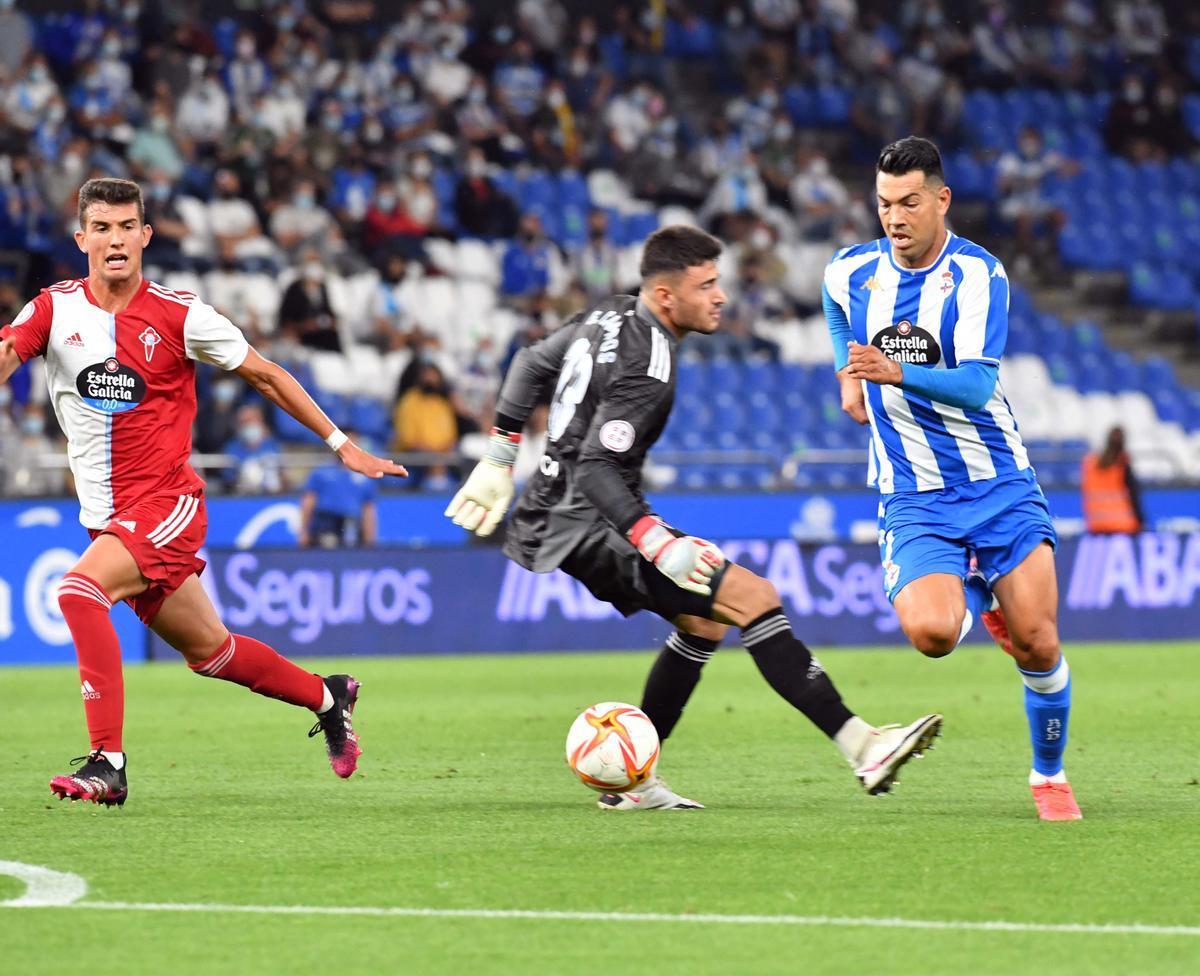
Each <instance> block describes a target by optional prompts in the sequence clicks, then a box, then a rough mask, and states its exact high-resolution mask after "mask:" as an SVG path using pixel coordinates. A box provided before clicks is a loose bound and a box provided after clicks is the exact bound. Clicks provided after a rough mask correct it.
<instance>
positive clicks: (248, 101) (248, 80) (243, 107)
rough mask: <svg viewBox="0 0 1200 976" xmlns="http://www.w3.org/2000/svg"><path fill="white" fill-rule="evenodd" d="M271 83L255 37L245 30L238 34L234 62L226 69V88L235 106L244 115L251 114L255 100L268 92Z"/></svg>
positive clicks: (268, 71) (269, 73)
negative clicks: (259, 54)
mask: <svg viewBox="0 0 1200 976" xmlns="http://www.w3.org/2000/svg"><path fill="white" fill-rule="evenodd" d="M270 83H271V72H270V70H269V69H268V68H267V64H266V62H265V61H263V59H262V58H260V57H259V56H258V43H257V42H256V41H255V39H254V35H253V34H252V33H251V32H250V31H248V30H244V31H242V32H241V33H240V34H238V38H237V42H236V45H235V47H234V57H233V60H231V61H230V62H229V64H228V65H227V66H226V68H225V87H226V89H227V90H228V91H229V93H230V97H231V99H232V101H233V106H234V108H235V109H237V111H239V112H241V113H242V114H244V115H245V114H249V113H250V112H251V110H252V109H253V106H254V102H255V100H256V99H257V98H258V97H259V96H261V95H262V94H263V93H264V92H266V90H267V87H268V86H269V85H270Z"/></svg>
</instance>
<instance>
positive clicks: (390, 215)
mask: <svg viewBox="0 0 1200 976" xmlns="http://www.w3.org/2000/svg"><path fill="white" fill-rule="evenodd" d="M362 234H363V247H364V248H365V249H366V251H367V253H368V254H369V255H370V256H371V258H372V260H373V261H374V262H375V263H376V264H378V263H382V262H383V261H385V260H386V259H387V257H388V255H390V254H402V255H404V257H406V258H413V259H417V258H420V257H421V256H422V254H423V253H424V246H423V244H422V238H423V233H422V229H421V227H420V225H419V224H417V223H416V222H415V221H414V220H413V219H412V217H411V216H410V215H409V213H408V211H407V210H406V209H405V208H404V206H403V204H401V202H400V194H399V193H397V192H396V184H395V183H391V182H388V183H380V184H379V188H378V189H377V190H376V192H375V199H374V200H373V201H372V202H371V205H370V206H369V207H368V208H367V215H366V216H365V217H364V218H363V226H362Z"/></svg>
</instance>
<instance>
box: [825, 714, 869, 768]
mask: <svg viewBox="0 0 1200 976" xmlns="http://www.w3.org/2000/svg"><path fill="white" fill-rule="evenodd" d="M874 731H875V727H874V726H873V725H868V724H867V723H866V722H864V721H863V720H862V719H861V718H859V717H858V716H857V715H852V716H850V718H848V719H846V724H845V725H843V726H842V727H841V728H840V729H838V731H837V735H835V736H834V737H833V741H834V744H835V745H836V746H837V747H838V748H839V749H840V750H841V751H842V755H843V756H845V757H846V762H848V763H849V764H850V765H851V766H855V765H857V764H858V758H859V756H861V755H862V753H863V749H865V748H866V745H867V742H868V741H869V740H870V738H871V735H872V733H873V732H874Z"/></svg>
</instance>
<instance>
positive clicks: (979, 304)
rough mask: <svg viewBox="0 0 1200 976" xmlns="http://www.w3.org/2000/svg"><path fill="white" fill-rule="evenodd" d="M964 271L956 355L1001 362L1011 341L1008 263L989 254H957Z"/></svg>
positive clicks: (965, 359)
mask: <svg viewBox="0 0 1200 976" xmlns="http://www.w3.org/2000/svg"><path fill="white" fill-rule="evenodd" d="M951 260H952V261H954V263H955V264H957V265H958V267H959V269H960V270H961V271H962V280H961V281H960V282H959V284H958V294H957V296H956V301H957V303H958V320H957V322H956V324H955V326H954V358H955V360H956V361H957V362H959V363H968V362H973V361H978V362H985V363H999V362H1000V357H1001V356H1002V355H1004V347H1005V345H1006V344H1007V343H1008V275H1006V274H1005V273H1004V265H1002V264H1001V263H1000V262H999V261H997V260H996V259H995V258H993V257H991V256H990V255H989V256H988V258H986V259H985V258H982V257H976V256H974V255H967V254H956V255H955V256H954V257H953V258H952V259H951Z"/></svg>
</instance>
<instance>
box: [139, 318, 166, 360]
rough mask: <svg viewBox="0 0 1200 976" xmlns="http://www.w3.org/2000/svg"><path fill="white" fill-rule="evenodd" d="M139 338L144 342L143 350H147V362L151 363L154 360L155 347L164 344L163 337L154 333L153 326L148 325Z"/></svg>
mask: <svg viewBox="0 0 1200 976" xmlns="http://www.w3.org/2000/svg"><path fill="white" fill-rule="evenodd" d="M138 338H139V339H141V340H142V348H143V349H145V350H146V362H150V360H151V359H153V358H154V347H155V346H157V345H158V344H159V343H160V342H162V336H160V335H159V334H158V333H157V332H155V331H154V327H153V326H150V325H148V326H146V329H145V331H144V332H142V334H141V335H140V336H138Z"/></svg>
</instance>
